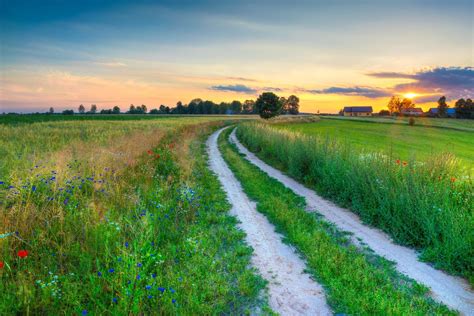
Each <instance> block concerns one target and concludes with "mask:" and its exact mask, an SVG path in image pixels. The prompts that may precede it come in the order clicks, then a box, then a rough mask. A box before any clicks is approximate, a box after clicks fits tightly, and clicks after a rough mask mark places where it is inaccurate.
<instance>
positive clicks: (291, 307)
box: [207, 128, 332, 315]
mask: <svg viewBox="0 0 474 316" xmlns="http://www.w3.org/2000/svg"><path fill="white" fill-rule="evenodd" d="M224 129H225V128H223V129H220V130H218V131H217V132H215V133H214V134H212V135H211V136H210V137H209V139H208V141H207V149H208V154H209V166H210V168H211V170H212V171H213V172H214V173H215V174H216V175H217V177H218V178H219V181H220V182H221V184H222V187H223V188H224V190H225V192H226V193H227V198H228V200H229V202H230V203H231V204H232V209H231V213H232V215H234V216H236V217H237V218H238V219H239V221H240V224H239V227H240V228H241V229H242V230H243V231H244V232H245V233H246V241H247V243H248V244H249V245H250V246H251V247H252V248H253V250H254V252H253V255H252V265H253V266H254V267H255V268H257V269H258V271H259V272H260V274H261V275H262V276H263V278H265V279H266V280H267V281H268V282H269V284H268V290H269V300H270V307H271V308H272V309H273V310H274V311H276V312H278V313H279V314H281V315H331V314H332V313H331V310H330V308H329V307H328V305H327V303H326V298H325V294H324V290H323V288H322V287H321V285H319V284H318V283H316V282H315V281H313V280H312V279H311V278H310V276H309V275H308V274H307V273H305V272H304V270H305V268H306V266H305V263H304V261H303V260H302V259H300V258H299V256H298V255H297V254H296V253H295V251H294V249H292V248H290V247H289V246H288V245H286V244H284V243H283V242H282V236H281V235H280V234H278V233H276V232H275V229H274V227H273V226H272V225H271V224H270V223H269V222H268V220H267V219H266V217H265V216H264V215H262V214H261V213H259V212H258V211H257V210H256V205H255V203H254V202H252V201H250V200H249V198H248V197H247V195H246V194H245V193H244V192H243V190H242V187H241V185H240V183H239V181H238V180H237V179H236V178H235V176H234V174H233V173H232V171H231V170H230V169H229V167H228V166H227V164H226V162H225V161H224V159H223V158H222V156H221V153H220V152H219V149H218V144H217V139H218V137H219V135H220V134H221V132H222V131H223V130H224Z"/></svg>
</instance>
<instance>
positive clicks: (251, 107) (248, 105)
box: [242, 100, 255, 114]
mask: <svg viewBox="0 0 474 316" xmlns="http://www.w3.org/2000/svg"><path fill="white" fill-rule="evenodd" d="M242 112H243V113H245V114H250V113H254V112H255V101H254V100H245V101H244V104H242Z"/></svg>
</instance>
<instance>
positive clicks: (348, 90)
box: [304, 86, 391, 98]
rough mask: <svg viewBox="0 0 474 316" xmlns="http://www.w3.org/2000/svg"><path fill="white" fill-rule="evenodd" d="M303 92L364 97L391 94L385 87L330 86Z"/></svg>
mask: <svg viewBox="0 0 474 316" xmlns="http://www.w3.org/2000/svg"><path fill="white" fill-rule="evenodd" d="M304 91H305V92H309V93H313V94H341V95H348V96H363V97H366V98H380V97H386V96H389V95H391V92H390V91H389V90H387V89H382V88H374V87H359V86H356V87H330V88H326V89H320V90H317V89H309V90H308V89H306V90H304Z"/></svg>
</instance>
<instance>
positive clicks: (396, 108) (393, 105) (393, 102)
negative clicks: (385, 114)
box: [387, 96, 402, 114]
mask: <svg viewBox="0 0 474 316" xmlns="http://www.w3.org/2000/svg"><path fill="white" fill-rule="evenodd" d="M387 107H388V110H389V111H390V113H391V114H394V113H400V111H401V107H402V101H401V100H400V98H399V97H396V96H392V97H391V98H390V101H388V105H387Z"/></svg>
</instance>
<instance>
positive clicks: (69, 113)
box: [63, 110, 74, 115]
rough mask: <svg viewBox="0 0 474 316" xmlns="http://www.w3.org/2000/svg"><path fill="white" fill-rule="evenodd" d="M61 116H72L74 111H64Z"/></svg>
mask: <svg viewBox="0 0 474 316" xmlns="http://www.w3.org/2000/svg"><path fill="white" fill-rule="evenodd" d="M63 114H64V115H73V114H74V110H64V111H63Z"/></svg>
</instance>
